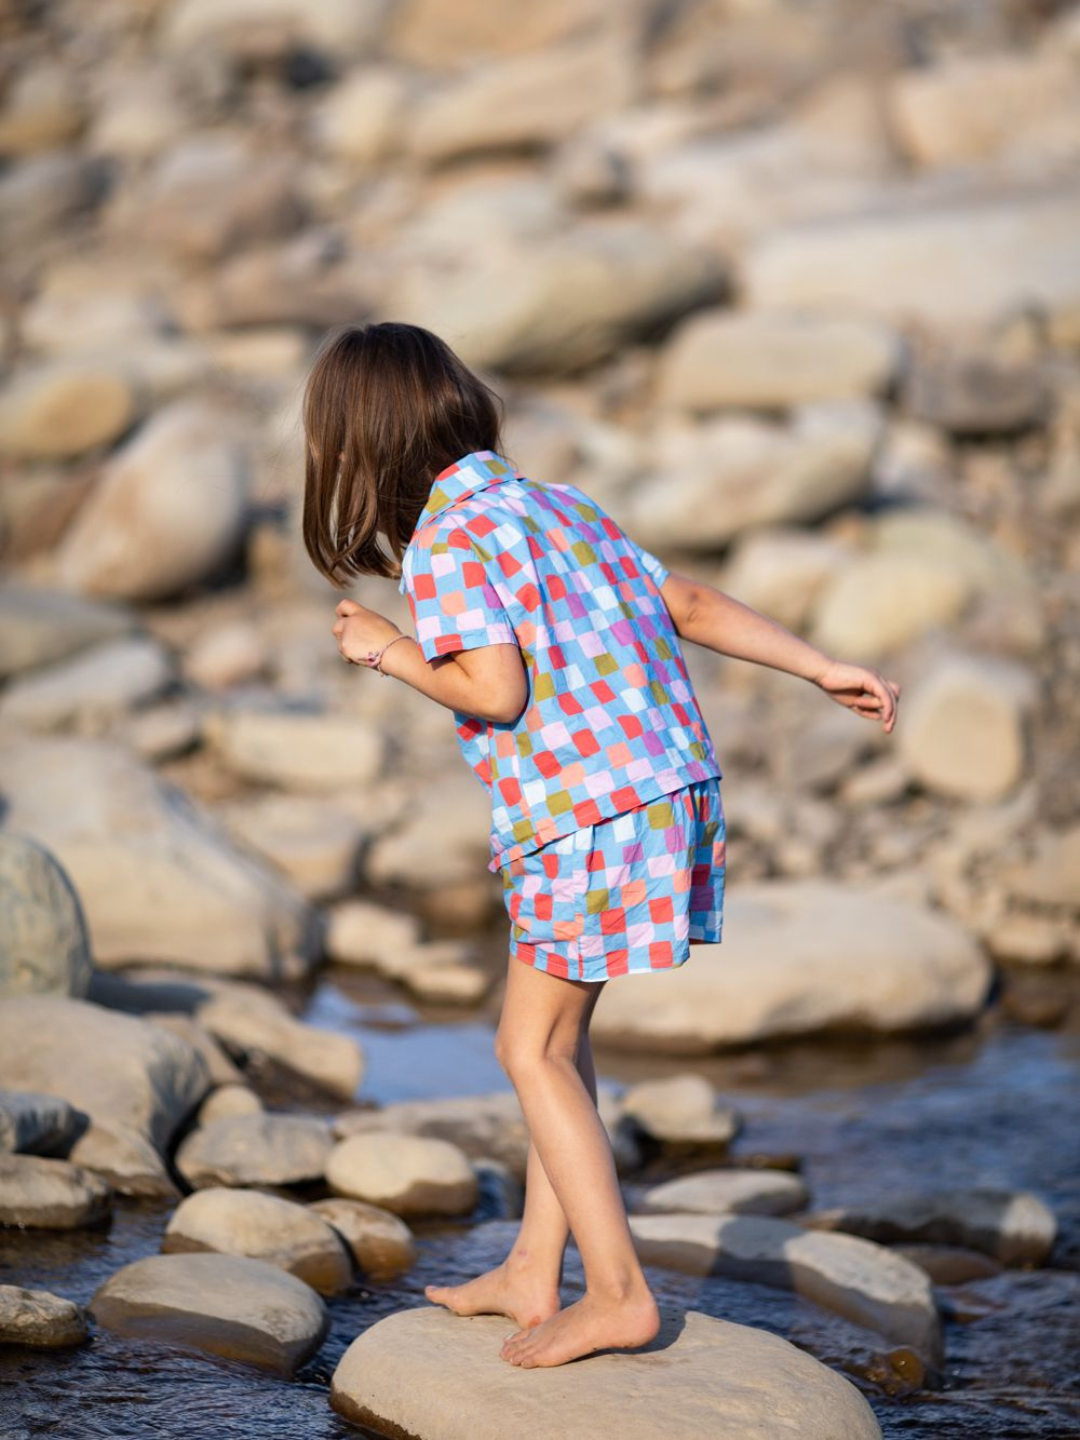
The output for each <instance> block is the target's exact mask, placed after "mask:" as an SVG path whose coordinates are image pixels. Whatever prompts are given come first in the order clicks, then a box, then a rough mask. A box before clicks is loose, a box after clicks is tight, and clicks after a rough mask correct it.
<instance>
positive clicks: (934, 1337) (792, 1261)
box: [630, 1213, 943, 1365]
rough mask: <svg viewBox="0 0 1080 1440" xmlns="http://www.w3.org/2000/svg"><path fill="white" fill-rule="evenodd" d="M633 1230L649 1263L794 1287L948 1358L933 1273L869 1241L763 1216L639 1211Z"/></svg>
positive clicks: (927, 1354) (926, 1353) (937, 1358)
mask: <svg viewBox="0 0 1080 1440" xmlns="http://www.w3.org/2000/svg"><path fill="white" fill-rule="evenodd" d="M630 1231H631V1234H632V1235H633V1238H634V1246H635V1248H636V1250H637V1252H638V1255H639V1257H640V1258H641V1261H642V1263H643V1264H645V1265H665V1266H667V1267H668V1268H670V1269H673V1270H685V1271H687V1272H688V1273H689V1274H692V1275H730V1276H731V1277H732V1278H733V1279H735V1280H748V1281H751V1282H753V1283H755V1284H758V1285H769V1286H772V1287H773V1288H774V1289H777V1290H794V1291H795V1292H796V1293H797V1294H799V1295H803V1296H805V1297H806V1299H808V1300H813V1301H814V1302H815V1303H816V1304H818V1305H821V1306H823V1307H824V1308H825V1309H827V1310H835V1311H836V1313H837V1314H838V1315H844V1316H845V1317H846V1318H847V1319H849V1320H854V1322H855V1323H856V1324H857V1325H864V1326H866V1327H867V1329H870V1330H876V1331H877V1332H878V1333H879V1334H880V1335H884V1336H886V1337H887V1338H888V1339H889V1340H892V1341H894V1342H895V1343H897V1344H900V1345H910V1346H911V1348H912V1349H913V1350H915V1351H916V1352H917V1353H918V1354H919V1355H921V1356H922V1357H923V1358H924V1359H926V1360H928V1361H929V1362H930V1363H931V1364H932V1365H938V1364H940V1362H941V1360H942V1356H943V1348H942V1334H941V1321H940V1318H939V1316H938V1313H937V1308H936V1306H935V1305H934V1295H933V1290H932V1289H931V1286H930V1281H929V1279H928V1278H927V1276H926V1274H925V1272H924V1271H922V1270H920V1269H919V1268H918V1267H917V1266H915V1265H912V1264H911V1263H910V1262H909V1261H907V1260H904V1259H902V1258H901V1257H900V1256H899V1255H894V1254H893V1253H892V1252H891V1251H889V1250H885V1249H884V1248H883V1247H882V1246H880V1245H874V1244H872V1243H871V1242H870V1241H869V1240H857V1239H856V1238H855V1237H854V1236H853V1235H823V1234H819V1233H815V1232H814V1231H810V1230H804V1229H802V1227H801V1226H799V1225H791V1224H789V1223H788V1222H787V1221H786V1220H774V1219H769V1218H766V1217H765V1216H762V1215H719V1216H712V1215H695V1214H686V1213H682V1214H670V1215H631V1216H630ZM826 1241H832V1242H833V1243H832V1244H827V1243H822V1242H826ZM836 1242H846V1243H836Z"/></svg>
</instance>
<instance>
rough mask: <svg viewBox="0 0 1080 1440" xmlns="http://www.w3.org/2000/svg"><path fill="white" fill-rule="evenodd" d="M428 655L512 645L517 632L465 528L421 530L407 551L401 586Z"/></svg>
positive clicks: (419, 640)
mask: <svg viewBox="0 0 1080 1440" xmlns="http://www.w3.org/2000/svg"><path fill="white" fill-rule="evenodd" d="M399 588H400V589H401V590H402V591H404V593H405V596H406V598H407V599H408V602H409V608H410V610H411V611H412V617H413V623H414V625H415V626H416V640H417V644H418V645H419V646H420V650H421V652H422V654H423V656H424V658H425V659H426V660H434V659H435V658H436V657H437V656H439V655H452V654H453V653H454V652H455V651H456V650H476V649H478V648H479V647H480V646H482V645H503V644H510V645H514V644H516V643H517V636H516V635H515V634H514V627H513V625H512V624H511V623H510V617H509V615H508V614H507V613H506V611H505V609H504V608H503V605H502V602H501V601H500V600H499V597H498V594H497V593H496V591H495V588H494V586H493V585H492V584H491V582H490V581H489V580H488V576H487V570H486V568H485V565H484V562H483V561H482V560H481V559H480V558H479V556H478V555H477V553H476V550H475V548H474V546H473V542H472V539H471V538H470V536H469V534H468V532H467V531H466V530H463V529H461V528H460V527H458V528H457V529H454V530H450V531H445V530H444V531H442V532H439V531H438V530H436V531H435V532H434V533H433V535H432V536H425V535H419V536H417V537H416V541H415V543H414V544H412V545H411V546H410V548H409V549H408V551H407V552H406V554H405V557H404V562H403V564H402V573H401V585H400V587H399Z"/></svg>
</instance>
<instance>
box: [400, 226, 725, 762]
mask: <svg viewBox="0 0 1080 1440" xmlns="http://www.w3.org/2000/svg"><path fill="white" fill-rule="evenodd" d="M722 282H723V271H722V268H721V266H720V263H719V261H718V260H717V259H716V258H715V257H714V256H713V255H712V254H711V253H710V252H709V251H708V250H706V249H704V248H703V247H696V246H689V245H686V244H682V243H680V242H678V241H677V240H674V239H672V238H671V237H670V236H668V235H666V234H665V233H663V232H661V231H659V230H658V229H657V228H656V226H655V225H650V224H643V223H642V222H640V221H630V220H622V221H620V222H619V223H618V224H616V225H611V224H609V225H595V224H594V225H584V224H579V225H576V226H574V227H573V228H572V229H570V230H566V229H563V230H562V232H561V234H560V236H559V244H558V245H543V246H540V247H535V246H534V247H532V248H530V249H529V250H527V251H522V250H521V248H520V247H518V246H515V245H513V244H506V245H500V246H499V248H498V249H497V250H492V251H491V253H490V254H489V255H488V254H486V255H485V262H484V264H483V266H482V267H479V268H478V267H477V266H476V265H475V264H469V265H467V266H463V267H462V268H460V269H459V270H458V271H456V272H455V273H454V274H453V275H448V274H445V273H442V272H439V273H437V274H436V273H432V269H431V267H426V268H425V269H424V270H423V271H422V272H421V271H417V272H415V273H414V274H412V275H410V276H409V278H408V280H407V281H403V282H402V286H401V289H400V291H399V292H398V294H397V295H396V296H395V303H394V310H395V313H396V314H398V315H399V316H400V318H401V319H403V320H412V321H414V322H415V323H420V324H423V325H426V326H430V328H431V329H433V330H435V331H436V332H437V333H438V334H452V335H454V336H456V343H455V349H456V350H457V353H458V354H459V355H461V357H462V359H463V360H464V361H465V362H466V364H469V365H473V366H478V367H481V368H491V369H495V370H500V371H503V372H507V373H522V372H554V373H559V374H562V373H567V372H576V371H579V370H581V369H582V368H583V367H585V366H587V365H592V364H596V363H597V362H599V361H602V360H606V359H607V358H609V357H610V356H612V355H614V354H616V353H617V352H618V351H619V350H620V348H621V347H622V346H624V345H625V344H627V343H628V342H630V341H632V340H634V339H636V338H637V337H638V336H640V335H642V334H646V333H649V332H651V331H654V330H655V329H656V327H657V326H659V325H661V324H663V323H665V322H667V321H670V320H673V319H674V318H676V317H677V316H679V315H682V314H685V313H686V312H688V311H689V310H692V309H693V308H694V307H695V306H697V305H701V304H703V303H704V302H706V301H709V300H715V299H717V298H718V296H719V294H720V290H721V287H722ZM474 783H475V782H474Z"/></svg>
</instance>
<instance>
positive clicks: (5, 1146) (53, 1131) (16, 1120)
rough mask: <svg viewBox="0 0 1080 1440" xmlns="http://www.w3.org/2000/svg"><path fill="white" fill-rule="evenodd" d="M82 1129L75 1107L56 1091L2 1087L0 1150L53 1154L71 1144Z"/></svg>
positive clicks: (0, 1097)
mask: <svg viewBox="0 0 1080 1440" xmlns="http://www.w3.org/2000/svg"><path fill="white" fill-rule="evenodd" d="M78 1130H79V1121H78V1116H77V1113H76V1111H75V1110H74V1109H73V1108H72V1107H71V1106H70V1105H69V1104H68V1103H67V1101H66V1100H61V1099H60V1098H59V1096H57V1095H40V1094H38V1093H36V1092H35V1091H28V1090H0V1151H3V1150H18V1151H21V1152H22V1153H23V1154H34V1155H52V1154H57V1153H63V1152H64V1151H66V1150H68V1149H69V1148H70V1146H71V1142H72V1141H73V1140H74V1139H75V1136H76V1134H77V1133H78Z"/></svg>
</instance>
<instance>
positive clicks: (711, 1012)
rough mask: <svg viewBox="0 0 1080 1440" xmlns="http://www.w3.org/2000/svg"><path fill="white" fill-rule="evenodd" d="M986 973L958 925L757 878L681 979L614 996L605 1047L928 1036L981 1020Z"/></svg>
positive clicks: (911, 906)
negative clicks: (719, 935) (819, 1036)
mask: <svg viewBox="0 0 1080 1440" xmlns="http://www.w3.org/2000/svg"><path fill="white" fill-rule="evenodd" d="M991 973H992V971H991V966H990V963H989V961H988V960H987V958H986V956H985V955H984V954H983V952H982V950H981V948H980V946H979V945H978V943H977V942H976V941H975V940H974V939H973V938H972V937H971V935H970V934H969V933H968V932H967V930H965V929H964V927H963V926H962V925H961V924H960V923H959V921H957V920H955V919H953V918H952V917H951V916H949V915H946V914H944V913H943V912H940V911H934V910H931V909H929V908H928V907H926V906H923V905H921V904H917V903H915V902H913V901H909V900H904V899H899V898H894V897H892V896H888V897H886V896H884V895H881V894H879V893H868V892H864V891H861V890H858V889H855V888H853V887H851V886H847V885H843V884H838V883H836V882H834V881H829V880H760V881H753V882H751V883H750V884H748V885H743V886H742V887H741V888H740V889H738V890H736V891H734V892H733V893H732V894H731V895H730V896H729V897H728V901H727V911H726V921H725V927H724V940H723V943H722V944H719V945H696V946H694V949H693V953H692V954H691V957H690V960H689V961H688V963H687V964H686V965H683V966H680V967H679V969H678V970H673V971H670V972H669V973H667V974H658V975H651V976H650V977H649V995H648V1004H647V1005H645V1004H642V996H641V995H640V993H639V991H638V989H637V987H635V986H634V985H633V984H629V985H622V986H618V985H616V986H609V987H608V990H607V991H606V992H605V994H604V1003H603V1004H602V1005H599V1006H597V1010H596V1014H595V1016H594V1017H593V1034H594V1035H595V1036H596V1038H597V1040H598V1041H600V1042H601V1043H603V1044H607V1045H621V1046H627V1047H631V1048H635V1049H641V1048H645V1049H654V1050H662V1051H667V1052H671V1053H679V1054H707V1053H709V1052H711V1051H714V1050H722V1049H724V1048H725V1047H731V1046H739V1045H747V1044H751V1043H753V1042H755V1041H759V1040H769V1039H773V1038H777V1037H782V1036H793V1035H812V1034H815V1033H819V1032H821V1031H835V1030H844V1031H850V1032H856V1033H864V1034H865V1033H867V1032H870V1033H878V1032H881V1033H889V1032H892V1031H907V1030H917V1029H921V1028H932V1027H937V1026H943V1025H948V1024H956V1023H958V1022H960V1021H964V1020H970V1019H971V1018H972V1017H973V1016H975V1015H976V1014H977V1013H978V1012H979V1010H980V1009H981V1008H982V1005H983V1003H984V1001H985V999H986V996H987V993H988V991H989V988H990V979H991Z"/></svg>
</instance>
